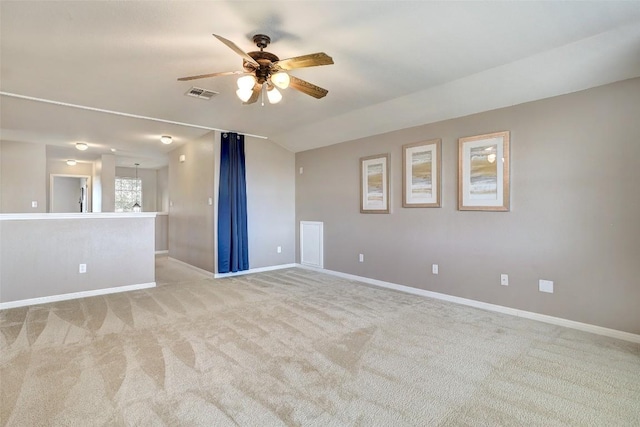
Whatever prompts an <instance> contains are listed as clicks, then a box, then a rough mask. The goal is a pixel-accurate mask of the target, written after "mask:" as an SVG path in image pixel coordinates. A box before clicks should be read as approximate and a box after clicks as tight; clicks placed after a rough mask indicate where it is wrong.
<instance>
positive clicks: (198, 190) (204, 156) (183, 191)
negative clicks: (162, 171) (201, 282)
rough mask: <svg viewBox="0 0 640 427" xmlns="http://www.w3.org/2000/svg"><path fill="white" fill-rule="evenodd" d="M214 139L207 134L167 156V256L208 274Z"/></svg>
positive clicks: (210, 268)
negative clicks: (180, 159) (209, 201)
mask: <svg viewBox="0 0 640 427" xmlns="http://www.w3.org/2000/svg"><path fill="white" fill-rule="evenodd" d="M215 137H217V135H215V134H214V132H210V133H208V134H206V135H204V136H203V137H201V138H199V139H197V140H195V141H191V142H188V143H186V144H184V145H182V146H180V147H178V148H176V149H175V150H173V151H171V152H170V153H169V199H170V201H171V206H170V207H169V256H170V257H171V258H175V259H177V260H180V261H183V262H186V263H187V264H191V265H193V266H195V267H198V268H201V269H203V270H206V271H210V272H212V273H213V271H214V238H213V223H214V218H215V217H214V206H213V205H211V206H210V205H209V204H208V199H209V198H213V197H214V167H215V165H214V138H215ZM181 155H185V156H186V160H185V162H184V163H181V162H180V161H179V158H180V156H181Z"/></svg>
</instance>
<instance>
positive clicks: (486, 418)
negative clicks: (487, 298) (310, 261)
mask: <svg viewBox="0 0 640 427" xmlns="http://www.w3.org/2000/svg"><path fill="white" fill-rule="evenodd" d="M158 282H159V284H160V286H158V287H157V288H155V289H148V290H144V291H135V292H130V293H121V294H113V295H108V296H103V297H94V298H86V299H80V300H74V301H67V302H59V303H53V304H47V305H40V306H32V307H28V308H18V309H11V310H4V311H2V312H1V313H0V316H1V317H0V327H1V330H2V334H1V335H0V340H1V342H0V346H1V347H0V348H1V350H2V353H1V357H0V363H1V371H0V375H1V377H0V381H1V383H0V384H1V392H2V394H1V398H2V402H1V407H0V409H1V411H2V412H1V416H2V421H1V423H0V424H1V425H7V426H49V425H55V426H93V425H95V426H111V425H132V426H133V425H135V426H163V425H167V426H227V425H230V426H232V425H241V426H281V425H286V426H296V425H302V426H430V425H436V426H465V425H469V426H482V425H484V426H497V425H513V426H522V425H538V426H554V425H576V426H588V425H593V426H639V425H640V348H639V346H638V345H637V344H632V343H628V342H624V341H618V340H614V339H609V338H604V337H600V336H596V335H591V334H587V333H583V332H578V331H574V330H570V329H565V328H562V327H557V326H552V325H547V324H543V323H538V322H534V321H530V320H526V319H521V318H515V317H511V316H507V315H501V314H496V313H490V312H486V311H482V310H477V309H473V308H469V307H464V306H459V305H455V304H451V303H446V302H442V301H437V300H431V299H427V298H422V297H417V296H412V295H407V294H402V293H399V292H394V291H389V290H385V289H378V288H374V287H370V286H366V285H362V284H358V283H355V282H350V281H348V280H344V279H340V278H336V277H333V276H329V275H324V274H320V273H316V272H310V271H307V270H302V269H287V270H280V271H276V272H271V273H260V274H254V275H248V276H243V277H237V278H230V279H222V280H212V279H206V278H204V276H202V275H200V274H198V273H195V272H193V271H191V270H188V269H184V268H182V267H180V266H177V265H173V263H172V262H170V261H167V260H166V259H165V260H164V261H161V262H160V263H159V265H158Z"/></svg>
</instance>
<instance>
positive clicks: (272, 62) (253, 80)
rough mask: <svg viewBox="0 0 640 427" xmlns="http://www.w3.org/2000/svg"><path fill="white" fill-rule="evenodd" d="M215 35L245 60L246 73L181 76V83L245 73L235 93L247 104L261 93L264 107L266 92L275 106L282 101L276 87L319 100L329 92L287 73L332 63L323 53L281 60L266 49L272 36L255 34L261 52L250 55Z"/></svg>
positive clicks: (231, 72) (256, 98)
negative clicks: (293, 90) (291, 89)
mask: <svg viewBox="0 0 640 427" xmlns="http://www.w3.org/2000/svg"><path fill="white" fill-rule="evenodd" d="M213 36H214V37H216V38H217V39H218V40H220V41H221V42H222V43H224V44H225V45H227V46H228V47H229V48H231V50H233V51H234V52H235V53H237V54H238V55H240V56H241V57H242V59H243V61H242V67H243V68H244V70H243V71H226V72H222V73H212V74H201V75H199V76H190V77H181V78H179V79H178V80H179V81H187V80H196V79H204V78H207V77H217V76H228V75H234V74H244V75H243V76H242V77H240V78H239V79H238V90H237V91H236V94H237V95H238V98H240V99H241V100H242V101H243V102H244V103H245V104H253V103H254V102H256V101H257V100H258V98H259V97H260V94H261V93H262V96H263V101H262V105H264V94H265V93H266V94H267V98H268V99H269V102H271V103H272V104H275V103H278V102H280V100H281V99H282V94H280V92H279V91H278V89H276V86H277V87H279V88H281V89H286V88H287V87H292V88H293V89H296V90H299V91H300V92H302V93H305V94H307V95H310V96H313V97H314V98H318V99H320V98H322V97H324V96H326V95H327V93H329V91H328V90H326V89H323V88H321V87H319V86H316V85H314V84H311V83H309V82H307V81H305V80H302V79H299V78H297V77H295V76H292V75H290V74H288V73H287V72H286V71H289V70H293V69H296V68H304V67H316V66H318V65H331V64H333V59H332V58H331V57H330V56H329V55H327V54H326V53H324V52H318V53H311V54H309V55H302V56H296V57H293V58H288V59H282V60H281V59H280V58H278V57H277V56H276V55H274V54H273V53H271V52H267V51H266V50H264V48H266V47H267V46H268V45H269V43H271V39H270V38H269V36H265V35H264V34H256V35H255V36H253V42H254V43H255V44H256V46H258V48H259V49H260V50H259V51H255V52H248V53H246V52H244V51H243V50H242V49H240V48H239V47H238V46H237V45H236V44H235V43H233V42H232V41H230V40H227V39H225V38H224V37H221V36H219V35H216V34H214V35H213Z"/></svg>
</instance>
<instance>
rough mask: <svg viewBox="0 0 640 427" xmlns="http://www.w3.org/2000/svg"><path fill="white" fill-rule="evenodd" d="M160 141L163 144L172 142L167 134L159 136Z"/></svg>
mask: <svg viewBox="0 0 640 427" xmlns="http://www.w3.org/2000/svg"><path fill="white" fill-rule="evenodd" d="M160 141H161V142H162V143H163V144H165V145H169V144H171V143H172V142H173V138H171V137H170V136H169V135H162V136H161V137H160Z"/></svg>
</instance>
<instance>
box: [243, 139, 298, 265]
mask: <svg viewBox="0 0 640 427" xmlns="http://www.w3.org/2000/svg"><path fill="white" fill-rule="evenodd" d="M245 152H246V153H245V156H246V159H245V160H246V169H247V175H246V177H247V228H248V233H249V265H250V267H251V268H260V267H267V266H272V265H280V264H288V263H293V262H295V170H294V168H295V155H294V154H293V153H292V152H290V151H287V150H285V149H284V148H282V147H280V146H279V145H276V144H274V143H272V142H270V141H265V140H263V139H256V138H249V137H246V138H245ZM278 246H280V247H281V248H282V252H281V253H278V252H277V247H278Z"/></svg>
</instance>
